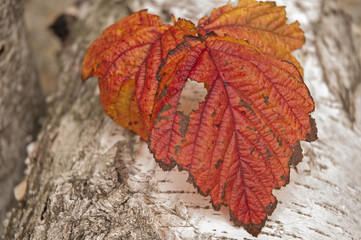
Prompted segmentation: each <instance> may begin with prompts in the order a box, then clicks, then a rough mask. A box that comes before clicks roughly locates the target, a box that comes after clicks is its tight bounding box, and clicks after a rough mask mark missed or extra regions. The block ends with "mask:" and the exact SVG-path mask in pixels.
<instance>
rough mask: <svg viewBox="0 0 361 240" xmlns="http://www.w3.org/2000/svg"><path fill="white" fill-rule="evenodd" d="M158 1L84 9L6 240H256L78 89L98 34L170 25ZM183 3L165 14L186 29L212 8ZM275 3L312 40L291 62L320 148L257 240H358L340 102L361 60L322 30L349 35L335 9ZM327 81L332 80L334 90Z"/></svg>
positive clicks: (353, 153) (104, 1)
mask: <svg viewBox="0 0 361 240" xmlns="http://www.w3.org/2000/svg"><path fill="white" fill-rule="evenodd" d="M160 2H161V4H159V2H153V1H141V0H134V1H130V2H128V3H127V2H126V1H115V0H114V1H109V0H91V1H86V2H84V4H85V5H87V9H88V14H87V16H86V18H85V19H84V20H81V21H80V22H78V23H77V25H76V26H74V29H73V36H72V38H71V40H70V42H71V43H70V44H69V45H68V46H67V47H65V48H64V50H63V51H62V53H61V56H60V62H61V69H62V72H61V74H59V79H58V82H59V86H58V89H59V90H58V92H57V93H56V94H55V95H54V96H53V100H52V102H51V103H50V107H49V109H50V110H49V116H48V117H47V120H46V121H45V124H44V127H43V129H42V131H41V133H40V135H39V137H38V139H39V140H38V141H37V142H36V143H35V144H34V146H35V147H34V151H33V152H32V154H31V155H30V164H29V168H31V171H30V174H29V176H28V181H27V182H28V185H27V191H26V195H25V198H24V200H23V201H22V202H21V203H19V206H18V207H17V208H15V209H14V210H13V211H12V212H11V215H10V218H9V219H8V224H7V228H6V233H5V239H255V238H254V237H252V236H250V235H249V234H248V233H247V232H245V231H244V230H243V229H242V228H236V227H233V226H232V224H231V223H230V222H229V221H228V219H229V216H228V213H227V212H228V210H227V209H226V208H222V209H221V211H219V212H215V211H214V210H213V209H212V208H211V206H210V203H209V200H210V198H209V197H202V196H200V195H199V194H197V193H196V190H195V189H194V188H193V186H192V185H191V184H188V183H186V179H187V175H188V174H187V173H185V172H178V171H177V170H176V169H174V170H172V171H171V172H163V171H162V170H161V169H160V168H159V167H158V166H157V165H156V164H155V161H154V159H152V155H151V154H149V152H148V150H147V147H146V144H145V143H143V142H140V141H139V138H138V137H137V136H135V135H133V134H132V133H130V132H129V131H127V130H124V129H122V128H121V127H119V126H117V125H116V124H115V123H113V122H112V121H111V120H110V119H109V118H108V117H107V116H105V114H104V113H103V110H102V109H101V106H100V103H99V91H98V89H97V81H96V79H89V80H88V81H87V82H86V83H85V84H81V81H80V71H81V61H82V58H83V56H84V54H85V50H86V48H87V47H88V46H89V44H90V43H91V42H92V41H93V40H94V39H95V38H96V37H98V36H99V35H100V33H101V31H102V29H104V28H105V27H106V26H108V25H109V24H111V23H114V22H115V21H116V20H118V19H120V18H122V17H124V16H126V15H128V14H129V9H130V10H132V11H138V10H140V9H142V8H145V7H148V8H150V9H152V8H153V9H157V11H158V12H156V11H153V13H157V14H162V16H163V19H167V17H164V16H165V15H166V13H167V11H168V10H169V9H170V7H169V6H172V5H171V2H174V1H173V0H172V1H171V0H169V1H167V0H164V1H160ZM184 2H185V5H183V6H182V7H180V6H178V5H176V7H175V8H174V7H173V8H172V9H170V10H171V11H172V12H175V13H176V16H179V15H178V14H177V13H179V12H182V11H184V9H187V8H188V9H190V11H189V12H188V16H187V14H186V15H185V17H189V18H191V20H193V21H196V19H197V18H199V17H200V16H202V15H204V14H205V13H206V12H209V11H210V10H211V9H212V8H213V7H214V6H216V5H215V4H214V1H211V2H210V3H209V4H206V5H205V6H204V7H203V8H201V9H200V12H194V8H195V7H194V6H192V3H194V4H196V2H197V1H184ZM277 2H278V3H280V4H285V5H287V9H286V10H287V11H288V16H289V18H291V20H295V19H299V20H300V23H301V26H302V28H303V29H304V30H305V33H306V37H307V39H308V40H307V43H306V45H305V47H304V48H303V49H302V50H300V51H298V52H297V53H296V54H297V57H298V58H299V59H300V61H301V64H302V66H304V76H305V82H306V83H307V85H308V86H309V88H310V91H311V94H312V96H313V97H314V100H315V102H316V105H317V106H316V111H315V113H314V115H313V117H315V119H316V122H317V124H318V129H319V140H318V141H316V142H314V143H312V144H309V143H303V144H302V146H303V148H304V154H305V158H304V161H303V162H301V163H300V164H299V165H298V166H297V168H295V169H293V170H291V182H290V184H289V185H287V187H286V188H282V189H281V190H275V191H274V194H275V195H276V197H277V199H278V201H279V204H278V207H277V209H276V210H275V212H274V213H273V215H272V216H271V217H269V219H268V220H267V222H266V226H265V227H264V229H263V230H262V232H261V234H260V235H259V239H359V238H361V230H360V228H359V226H360V225H361V223H360V220H359V215H358V213H359V212H360V211H361V203H360V202H361V197H360V196H361V190H360V187H359V186H358V185H357V184H358V183H359V182H360V181H361V167H360V166H361V165H360V164H358V161H359V159H358V158H359V156H360V154H361V147H360V146H359V144H357V141H360V135H359V133H358V130H357V129H359V125H357V123H358V122H359V119H358V117H357V116H358V115H357V114H355V112H353V111H354V110H353V109H355V108H356V107H357V104H355V105H354V107H353V109H352V107H349V106H351V105H348V104H345V100H343V99H345V97H344V96H348V99H349V100H347V101H348V102H353V101H356V100H357V99H359V98H360V96H359V95H358V93H357V92H356V91H354V90H353V88H354V87H352V86H358V85H357V82H359V72H358V71H359V69H360V56H359V55H353V50H352V49H353V48H355V45H352V44H351V43H352V42H353V41H354V40H355V39H354V37H355V35H354V34H347V35H345V34H343V35H339V34H336V33H333V30H329V31H327V29H330V28H334V26H332V25H330V22H332V21H334V24H338V25H337V28H339V31H340V32H342V31H345V32H347V31H348V30H347V29H348V28H349V26H350V25H349V24H350V23H351V20H349V19H348V20H345V19H347V17H346V15H345V14H344V13H343V12H342V11H341V10H339V8H338V6H337V3H336V2H335V1H333V0H327V1H324V2H322V1H314V0H307V1H302V2H300V1H290V0H287V1H277ZM225 3H226V2H221V3H219V2H218V3H217V5H218V6H219V5H221V4H225ZM85 5H84V6H85ZM177 6H178V8H177ZM189 13H190V14H189ZM324 18H326V20H323V19H324ZM326 28H327V29H326ZM321 30H322V31H321ZM345 38H347V39H345ZM325 39H327V41H330V42H335V43H336V42H339V44H340V47H339V48H337V53H336V54H337V58H338V62H337V61H335V62H334V63H333V62H328V59H329V58H331V57H334V53H332V51H335V48H334V47H333V45H332V44H326V43H325V41H326V40H325ZM350 55H352V56H350ZM332 64H335V66H334V67H332ZM350 66H351V67H350ZM336 67H337V68H340V69H341V70H342V71H341V70H339V71H338V70H335V68H336ZM332 71H335V72H336V73H337V74H339V75H340V76H336V77H335V80H330V77H329V74H332ZM336 73H335V74H336ZM337 74H336V75H337ZM325 76H326V77H325ZM332 76H333V75H332ZM333 81H335V82H337V83H335V84H337V86H336V87H335V86H334V85H333V84H331V82H333ZM349 83H352V84H353V85H352V84H351V85H350V84H349ZM190 91H197V90H194V89H190ZM347 92H350V93H347ZM341 95H342V96H341ZM347 101H346V102H347Z"/></svg>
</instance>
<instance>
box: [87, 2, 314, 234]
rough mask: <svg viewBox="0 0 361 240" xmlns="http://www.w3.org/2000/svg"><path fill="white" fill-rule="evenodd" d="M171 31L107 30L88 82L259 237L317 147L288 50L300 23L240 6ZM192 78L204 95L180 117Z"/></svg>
mask: <svg viewBox="0 0 361 240" xmlns="http://www.w3.org/2000/svg"><path fill="white" fill-rule="evenodd" d="M172 19H173V26H172V25H168V24H163V23H162V22H161V21H160V20H159V17H157V16H155V15H152V14H148V13H147V12H146V11H144V10H143V11H140V12H138V13H134V14H132V15H130V16H128V17H126V18H124V19H122V20H120V21H119V22H118V23H116V24H114V25H112V26H110V27H108V28H107V29H106V30H105V31H104V33H103V35H102V36H100V37H99V38H98V39H97V40H96V41H95V42H94V43H93V44H92V45H91V46H90V47H89V49H88V50H87V53H86V55H85V57H84V60H83V71H82V78H83V79H84V80H85V79H87V78H88V77H90V76H98V78H99V88H100V94H101V95H100V96H101V104H102V106H103V108H104V110H105V112H106V113H107V114H108V115H109V116H110V117H111V118H112V119H114V121H115V122H117V123H118V124H119V125H120V126H123V127H125V128H127V129H129V130H131V131H133V132H135V133H136V134H138V135H140V136H141V138H142V139H143V140H148V142H149V148H150V150H151V151H152V152H153V153H154V157H155V160H156V161H157V162H158V163H159V165H160V166H161V167H162V168H163V169H165V170H169V169H171V168H173V167H174V166H175V165H178V166H179V167H180V168H181V169H185V170H187V171H188V172H189V174H190V177H191V179H193V182H194V185H195V187H196V188H197V189H198V190H199V192H200V193H201V194H203V195H210V196H211V199H212V204H213V207H214V208H215V209H216V210H217V209H219V208H220V206H221V205H226V206H229V209H230V214H231V219H232V221H233V222H234V223H235V224H236V225H238V226H243V227H244V228H245V229H246V230H247V231H248V232H249V233H251V234H252V235H254V236H256V235H257V234H259V232H260V231H261V229H262V227H263V226H264V224H265V221H266V219H267V215H270V214H271V213H272V212H273V211H274V209H275V207H276V204H277V200H276V198H275V197H274V196H273V194H272V191H273V189H275V188H280V187H281V186H284V185H286V184H287V183H288V182H289V173H290V167H289V166H290V165H295V164H297V163H298V162H299V161H301V159H302V149H301V147H300V141H302V140H306V141H314V140H316V139H317V136H316V132H317V129H316V125H315V122H314V120H313V119H312V118H311V117H310V116H309V114H310V113H311V112H312V111H313V110H314V107H315V106H314V102H313V100H312V97H311V96H310V94H309V91H308V89H307V86H306V85H305V84H304V82H303V79H302V68H301V66H300V64H299V63H298V61H297V60H296V59H295V58H294V57H293V56H292V53H291V52H292V51H293V50H295V49H298V48H300V47H301V46H302V44H303V42H304V36H303V32H302V30H301V29H300V28H299V25H298V23H297V22H296V23H292V24H287V23H286V17H285V11H284V8H283V7H276V6H275V4H274V3H270V2H257V1H255V0H241V1H240V2H239V4H238V6H237V7H233V6H230V5H225V6H223V7H220V8H218V9H215V10H214V11H213V12H212V13H211V15H210V17H204V18H202V19H201V20H200V21H199V23H198V26H195V25H194V24H193V23H191V22H190V21H187V20H184V19H179V20H178V21H176V20H175V18H174V17H173V16H172ZM188 80H194V81H196V82H198V83H203V84H204V86H205V88H206V90H207V95H206V97H205V100H204V101H203V102H201V103H200V104H199V108H198V109H194V110H193V111H192V112H191V113H190V114H185V113H183V112H181V111H179V110H178V107H179V104H180V97H181V94H182V91H183V88H184V86H185V84H186V82H187V81H188Z"/></svg>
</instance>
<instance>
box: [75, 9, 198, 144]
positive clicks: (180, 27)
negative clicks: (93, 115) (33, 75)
mask: <svg viewBox="0 0 361 240" xmlns="http://www.w3.org/2000/svg"><path fill="white" fill-rule="evenodd" d="M192 28H194V25H193V23H191V22H189V21H185V20H181V21H178V22H177V23H176V24H175V26H171V25H167V24H163V23H162V22H161V21H160V19H159V17H158V16H156V15H152V14H148V13H147V11H145V10H143V11H140V12H137V13H134V14H132V15H130V16H128V17H126V18H124V19H122V20H120V21H119V22H117V23H116V24H113V25H111V26H110V27H108V28H107V29H105V30H104V33H103V35H102V36H101V37H100V38H98V39H97V40H96V41H94V43H93V44H92V45H91V46H90V47H89V48H88V50H87V53H86V55H85V57H84V60H83V68H82V78H83V79H84V80H85V79H87V78H88V77H90V76H98V78H99V88H100V97H101V104H102V106H103V109H104V111H105V112H106V113H107V114H108V115H109V116H110V117H111V118H112V119H113V120H114V121H115V122H116V123H118V124H119V125H120V126H122V127H125V128H127V129H129V130H132V131H134V132H135V133H136V134H138V135H140V136H141V138H142V139H143V140H147V139H148V131H149V122H150V115H151V112H152V108H153V104H154V95H155V92H156V90H157V86H158V82H157V81H154V79H155V76H156V73H157V71H158V68H159V66H160V64H161V63H162V61H163V60H164V59H165V56H166V55H167V53H168V52H169V50H170V49H173V48H175V47H176V46H177V45H178V44H179V43H181V42H182V41H183V35H186V34H188V35H190V34H192V33H191V32H190V31H191V30H192Z"/></svg>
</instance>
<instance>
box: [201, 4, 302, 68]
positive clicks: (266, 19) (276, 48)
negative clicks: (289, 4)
mask: <svg viewBox="0 0 361 240" xmlns="http://www.w3.org/2000/svg"><path fill="white" fill-rule="evenodd" d="M286 20H287V18H286V13H285V8H284V7H276V4H275V3H274V2H257V1H255V0H240V1H239V3H238V6H237V7H233V6H230V5H225V6H223V7H220V8H217V9H214V10H213V12H212V13H211V15H210V17H204V18H202V19H200V20H199V22H198V26H199V28H200V29H201V30H202V31H205V32H210V31H213V32H215V33H216V34H217V35H218V36H224V35H228V36H231V37H233V38H236V39H244V40H246V41H248V42H249V43H250V44H251V45H253V46H256V47H258V48H259V49H260V50H261V51H262V52H263V53H266V54H269V55H272V56H275V57H278V58H281V59H283V60H287V61H290V62H292V63H293V64H295V65H296V67H297V68H298V69H299V71H300V72H302V68H301V66H300V64H299V63H298V61H297V60H296V59H295V58H294V57H293V56H292V54H291V52H292V51H293V50H296V49H298V48H301V47H302V45H303V43H304V42H305V37H304V35H303V31H302V30H301V29H300V28H299V23H298V22H294V23H292V24H287V23H286Z"/></svg>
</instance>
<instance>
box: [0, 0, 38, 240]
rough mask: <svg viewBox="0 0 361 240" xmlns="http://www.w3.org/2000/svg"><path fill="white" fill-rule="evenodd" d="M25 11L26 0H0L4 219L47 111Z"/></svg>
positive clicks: (0, 204)
mask: <svg viewBox="0 0 361 240" xmlns="http://www.w3.org/2000/svg"><path fill="white" fill-rule="evenodd" d="M23 10H24V1H12V0H1V1H0V78H1V81H0V189H1V197H0V222H2V221H3V220H4V219H5V215H6V212H7V211H9V210H10V209H11V207H14V206H15V205H14V203H16V201H15V198H14V197H13V196H14V195H13V188H14V186H15V185H16V184H18V183H19V182H20V181H21V180H22V178H23V171H24V168H25V163H24V160H25V158H26V155H27V153H26V145H27V144H28V143H29V142H31V141H33V138H34V134H35V132H36V130H37V129H38V127H39V126H38V124H37V120H38V118H39V117H40V115H41V114H42V113H43V110H44V108H43V107H44V105H43V98H42V95H41V92H40V91H41V90H40V87H39V84H38V79H37V75H36V71H35V67H34V65H33V62H32V57H31V54H30V51H29V46H28V42H27V39H26V34H25V32H26V31H25V28H24V20H23ZM3 232H4V227H3V225H2V224H1V225H0V235H2V234H3Z"/></svg>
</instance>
